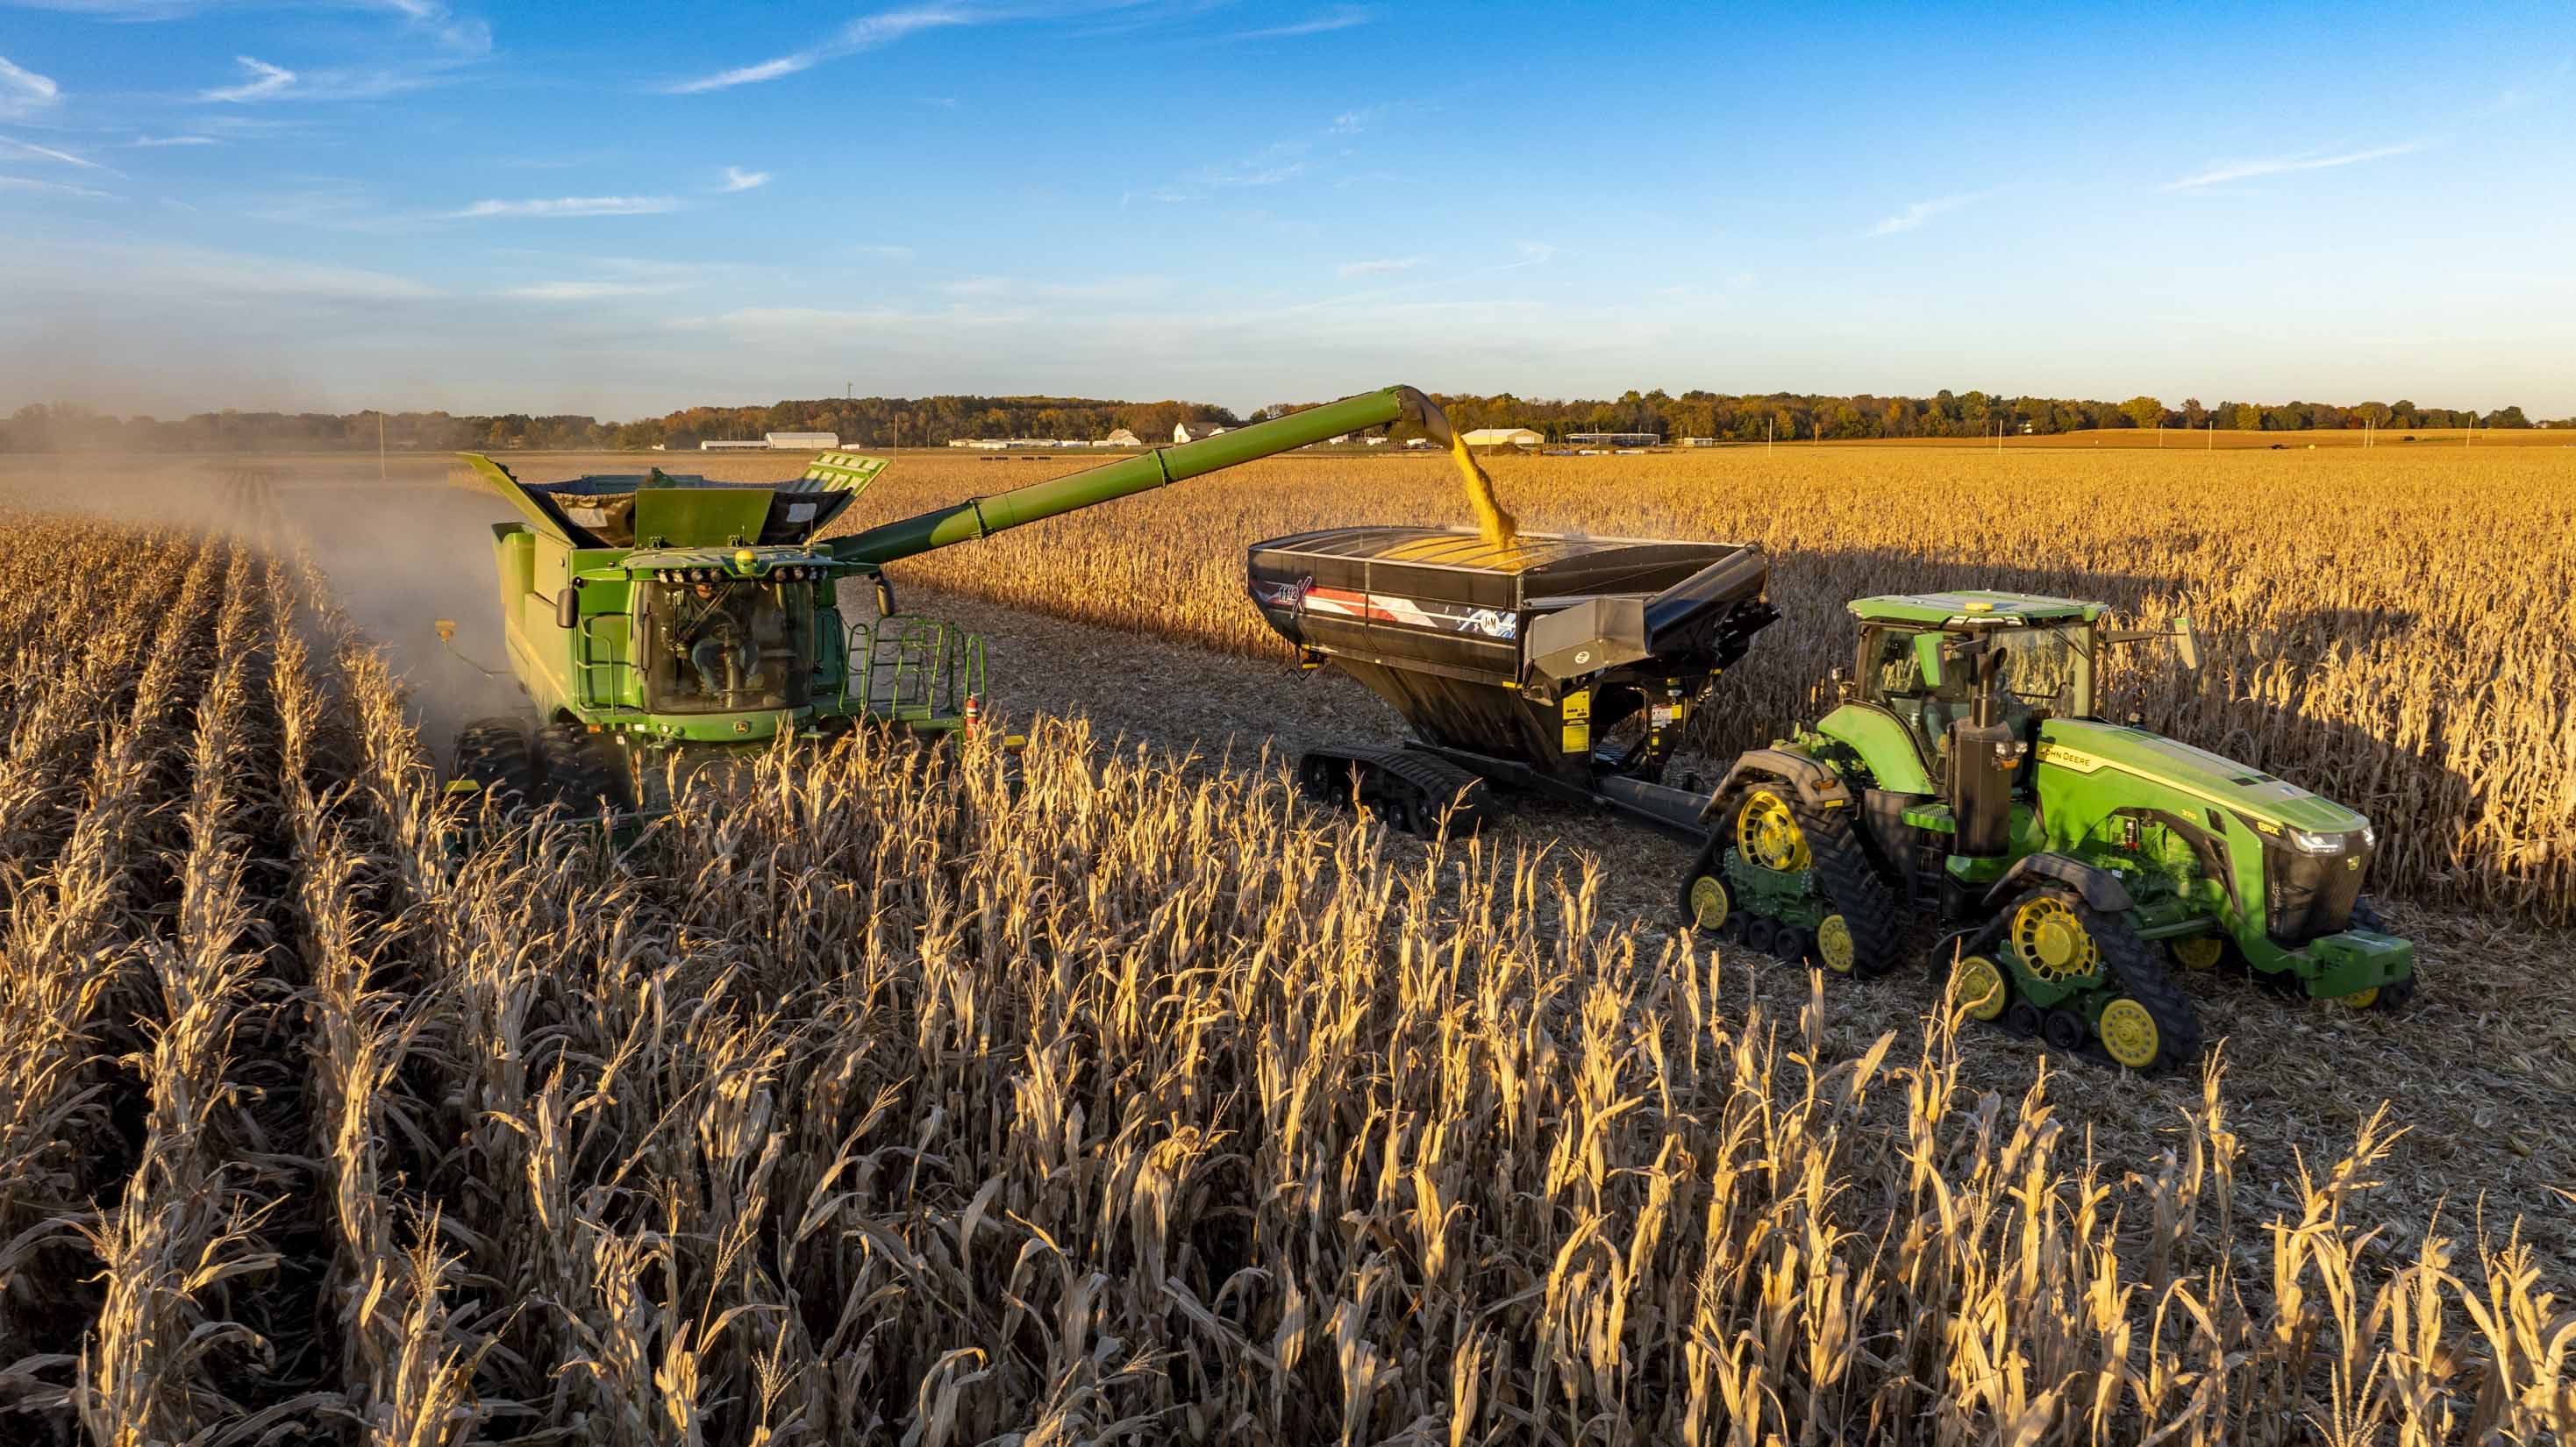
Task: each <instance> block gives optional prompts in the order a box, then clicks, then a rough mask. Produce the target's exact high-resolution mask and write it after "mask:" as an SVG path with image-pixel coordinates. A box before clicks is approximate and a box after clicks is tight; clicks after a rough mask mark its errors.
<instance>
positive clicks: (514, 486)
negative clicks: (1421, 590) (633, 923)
mask: <svg viewBox="0 0 2576 1447" xmlns="http://www.w3.org/2000/svg"><path fill="white" fill-rule="evenodd" d="M1399 421H1406V422H1411V423H1413V424H1414V425H1416V426H1418V427H1420V428H1421V429H1422V430H1423V431H1425V432H1426V433H1428V434H1430V435H1431V436H1432V437H1433V438H1434V439H1435V440H1438V441H1440V442H1442V443H1444V444H1446V443H1447V442H1448V441H1449V440H1450V437H1451V432H1450V428H1449V421H1448V418H1447V417H1446V416H1444V415H1443V414H1442V413H1441V411H1440V409H1439V407H1438V406H1437V405H1435V404H1434V403H1432V402H1431V400H1430V399H1429V398H1427V397H1425V396H1424V395H1423V394H1422V393H1420V392H1418V391H1416V390H1414V389H1413V388H1411V387H1390V388H1387V389H1385V390H1383V391H1377V392H1369V393H1365V394H1362V395H1360V396H1356V397H1348V398H1344V399H1343V400H1341V401H1339V402H1332V403H1327V404H1326V405H1324V406H1321V407H1315V408H1310V409H1308V410H1306V411H1303V412H1296V413H1292V414H1290V415H1288V416H1285V417H1280V418H1275V419H1273V420H1271V421H1267V422H1261V423H1256V424H1254V425H1252V426H1248V427H1242V428H1238V429H1235V430H1232V431H1228V432H1224V433H1220V434H1219V435H1217V436H1215V437H1211V438H1207V439H1204V440H1202V441H1198V442H1192V443H1188V444H1185V445H1182V446H1177V447H1168V448H1157V449H1155V450H1153V451H1151V452H1147V453H1144V454H1142V455H1138V456H1130V457H1126V458H1122V459H1120V460H1119V461H1116V462H1112V463H1109V464H1107V465H1105V466H1101V467H1095V468H1091V469H1088V470H1086V471H1083V472H1078V473H1074V474H1072V475H1071V476H1068V477H1059V478H1054V479H1051V480H1049V481H1046V482H1040V483H1034V484H1032V485H1030V486H1028V487H1023V488H1019V489H1017V490H1015V491H1011V492H1006V493H1003V494H1000V495H999V496H995V497H978V498H969V499H967V500H966V501H964V502H960V503H956V504H954V505H952V506H948V507H942V508H935V509H933V510H931V511H929V512H925V513H921V514H918V515H916V516H913V517H907V518H903V519H900V520H898V521H895V522H889V523H884V524H881V525H879V526H876V527H872V528H868V529H866V530H865V531H862V532H858V533H853V534H850V535H848V536H844V537H831V538H826V537H821V536H819V534H821V533H822V531H823V530H824V528H825V527H826V526H827V525H828V524H830V523H832V522H833V521H834V520H835V519H837V518H839V517H840V516H841V515H842V513H843V512H845V511H846V510H847V509H848V508H849V506H850V504H851V503H852V502H854V501H855V500H856V499H857V498H858V496H859V495H860V493H862V492H863V491H865V490H866V488H867V486H868V485H869V484H870V483H871V482H873V481H874V480H875V479H876V477H877V475H878V474H879V473H880V472H882V471H883V470H884V468H885V465H886V464H885V463H884V462H883V461H882V460H880V459H876V458H871V457H861V456H856V455H853V454H849V453H825V454H822V455H821V456H819V457H818V458H817V459H816V460H815V462H814V464H813V465H812V466H811V467H809V468H808V469H807V470H806V471H805V473H804V475H803V476H801V477H798V478H794V479H791V480H788V481H783V482H775V483H728V482H717V481H712V480H709V479H707V478H704V477H694V476H678V475H673V474H669V473H665V472H663V471H661V470H660V469H658V468H657V469H654V470H652V471H650V472H647V473H644V474H641V475H631V474H630V475H615V476H590V477H578V478H574V479H572V480H570V481H566V482H548V483H540V482H522V481H521V480H519V479H518V478H517V477H515V476H513V475H512V474H511V472H510V471H509V469H507V468H505V467H503V466H501V465H500V464H499V463H496V462H494V461H492V460H491V459H490V458H487V457H483V456H479V455H475V454H467V455H466V456H465V459H464V460H465V462H466V464H467V465H468V466H469V467H471V468H472V469H473V470H474V472H475V474H476V475H477V476H478V477H480V478H481V479H482V481H483V482H484V483H485V484H486V485H488V486H489V487H490V488H491V489H492V490H493V491H494V492H497V493H498V494H500V496H501V497H502V498H504V499H505V500H507V501H508V502H509V503H510V504H511V505H512V506H513V507H515V508H516V509H517V510H518V511H519V514H520V516H521V517H522V518H523V519H524V521H521V522H515V523H496V524H494V525H493V528H492V532H493V549H494V554H495V558H496V561H497V563H498V565H499V573H500V605H501V618H502V625H503V633H504V636H505V638H506V639H507V642H508V648H509V670H510V672H511V674H512V675H513V676H515V678H516V679H517V681H518V683H519V686H520V688H521V690H522V691H523V692H524V693H526V694H527V696H528V698H529V700H530V702H531V703H532V704H533V708H532V709H531V710H530V712H529V714H528V715H525V716H521V717H514V718H487V719H481V720H477V721H475V722H474V723H472V724H469V725H468V726H467V727H465V728H464V729H463V730H461V731H460V733H459V735H458V737H457V740H456V748H455V756H454V760H453V768H452V771H451V776H450V783H449V785H448V787H449V788H450V790H451V791H455V792H459V793H473V792H477V791H482V792H486V793H488V794H489V795H490V796H491V797H493V798H494V799H495V801H496V802H500V803H504V804H508V803H537V802H560V803H563V804H565V805H567V806H569V807H572V808H576V809H580V810H583V811H592V810H596V809H598V808H600V807H602V806H603V805H605V806H606V807H608V808H610V809H612V810H627V809H634V808H638V807H646V806H649V805H651V804H653V803H655V802H656V801H655V800H654V799H653V798H652V797H651V795H652V792H653V790H654V789H655V788H656V787H657V783H658V781H659V780H660V779H662V778H663V777H665V771H664V770H663V768H662V767H661V766H662V764H663V763H664V762H665V761H667V760H670V759H672V758H674V757H675V756H677V757H684V758H691V759H698V758H706V757H720V756H722V755H724V754H726V753H729V752H738V751H740V750H742V749H743V748H745V747H747V746H758V745H762V744H765V743H767V742H768V741H770V740H772V739H774V738H776V737H777V736H778V735H780V734H793V735H798V736H812V737H821V736H825V735H829V734H833V733H837V732H841V731H845V730H848V729H850V728H853V727H857V726H859V725H861V724H871V725H876V726H881V727H884V728H888V729H891V730H895V731H899V732H903V733H909V734H916V735H929V736H941V735H948V734H953V733H956V732H958V731H960V730H965V729H970V728H972V727H973V726H974V725H975V723H976V721H977V719H978V718H979V715H980V711H981V708H982V704H983V699H984V696H985V676H984V650H983V642H982V640H981V639H979V638H977V637H975V636H974V635H972V634H969V633H966V632H964V631H963V630H960V629H957V628H954V627H951V626H950V625H948V624H945V623H941V622H938V621H935V620H932V619H927V618H921V617H916V616H912V615H908V614H903V613H899V612H897V611H896V609H895V604H894V598H893V592H892V588H891V586H890V584H889V583H888V581H887V578H886V575H885V569H886V567H887V565H888V564H891V563H897V562H900V561H902V560H903V559H905V558H910V557H916V556H918V555H920V554H922V553H927V552H930V551H932V550H934V549H938V548H946V547H954V546H956V545H958V544H960V543H970V542H973V541H975V540H977V539H979V538H983V537H988V536H990V535H992V534H994V533H997V532H1001V531H1003V530H1004V529H1006V528H1015V527H1022V526H1025V525H1027V524H1029V523H1034V522H1038V521H1041V520H1043V519H1046V518H1050V517H1054V516H1056V515H1057V514H1059V513H1065V512H1071V511H1073V510H1074V509H1076V508H1085V507H1093V506H1096V505H1098V504H1101V503H1105V502H1109V501H1112V500H1114V499H1117V498H1121V497H1126V496H1128V495H1130V494H1132V493H1138V492H1144V491H1147V490H1149V489H1152V488H1157V487H1161V486H1163V485H1165V484H1167V483H1173V482H1179V481H1182V480H1183V479H1186V478H1192V477H1198V476H1202V475H1204V474H1206V473H1210V472H1215V471H1217V470H1219V469H1222V468H1228V467H1235V466H1239V465H1241V464H1243V463H1247V462H1252V461H1256V460H1258V459H1261V458H1265V457H1271V456H1275V455H1277V454H1279V453H1282V452H1287V451H1290V450H1292V449H1295V448H1299V447H1305V446H1309V445H1311V444H1314V443H1318V442H1322V441H1324V440H1325V439H1327V438H1330V437H1334V436H1338V435H1340V434H1342V433H1345V432H1353V431H1358V430H1360V429H1363V428H1369V427H1380V426H1385V425H1388V424H1391V423H1395V422H1399ZM849 578H859V579H865V580H867V581H868V582H870V583H872V584H873V585H874V588H875V594H876V616H875V617H873V618H854V617H845V616H843V613H842V611H841V605H840V601H839V600H840V593H839V584H840V583H841V582H842V580H844V579H849ZM441 631H442V633H445V632H449V631H452V629H451V628H450V626H448V625H442V630H441Z"/></svg>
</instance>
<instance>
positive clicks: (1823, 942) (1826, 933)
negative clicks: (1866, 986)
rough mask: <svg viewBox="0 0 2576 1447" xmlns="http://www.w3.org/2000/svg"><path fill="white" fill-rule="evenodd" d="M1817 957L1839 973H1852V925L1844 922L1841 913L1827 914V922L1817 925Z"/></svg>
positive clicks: (1828, 967)
mask: <svg viewBox="0 0 2576 1447" xmlns="http://www.w3.org/2000/svg"><path fill="white" fill-rule="evenodd" d="M1816 958H1818V959H1820V960H1823V961H1824V962H1825V968H1826V969H1829V970H1831V971H1833V972H1834V973H1835V974H1837V975H1848V974H1850V973H1851V971H1852V937H1851V926H1850V925H1848V924H1846V923H1844V922H1843V917H1842V916H1841V915H1838V914H1829V915H1826V916H1825V922H1824V923H1822V924H1820V925H1817V926H1816Z"/></svg>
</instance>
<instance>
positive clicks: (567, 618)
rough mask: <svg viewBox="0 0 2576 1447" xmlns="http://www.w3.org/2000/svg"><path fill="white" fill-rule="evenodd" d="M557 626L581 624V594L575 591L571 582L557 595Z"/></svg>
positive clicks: (576, 625)
mask: <svg viewBox="0 0 2576 1447" xmlns="http://www.w3.org/2000/svg"><path fill="white" fill-rule="evenodd" d="M555 626H556V627H557V628H578V627H580V626H581V595H580V594H579V593H576V592H574V591H573V589H572V587H571V585H569V584H567V585H565V587H564V590H563V591H562V592H560V593H557V594H556V595H555Z"/></svg>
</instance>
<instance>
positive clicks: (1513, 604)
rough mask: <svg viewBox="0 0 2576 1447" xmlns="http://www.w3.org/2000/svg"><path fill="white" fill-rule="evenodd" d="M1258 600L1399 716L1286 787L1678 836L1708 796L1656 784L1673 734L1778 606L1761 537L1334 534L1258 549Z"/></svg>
mask: <svg viewBox="0 0 2576 1447" xmlns="http://www.w3.org/2000/svg"><path fill="white" fill-rule="evenodd" d="M1247 571H1248V574H1249V586H1250V588H1251V592H1252V599H1253V602H1254V603H1255V604H1257V605H1258V606H1259V607H1260V609H1261V613H1262V617H1263V618H1265V619H1266V620H1268V622H1269V624H1270V626H1271V627H1273V628H1275V629H1277V630H1278V631H1279V633H1280V635H1281V636H1282V637H1284V638H1286V639H1287V640H1288V641H1289V642H1291V643H1294V644H1296V645H1297V646H1298V647H1299V648H1300V649H1301V650H1302V651H1303V653H1304V655H1305V661H1306V663H1307V665H1308V666H1309V667H1317V666H1321V665H1322V664H1324V663H1326V662H1330V663H1333V664H1335V665H1338V666H1339V667H1340V668H1342V669H1343V670H1344V671H1345V672H1347V673H1349V674H1350V675H1351V676H1352V677H1354V678H1357V679H1358V680H1359V681H1360V682H1362V683H1364V684H1366V685H1368V687H1369V688H1370V689H1371V690H1372V691H1373V692H1375V693H1377V694H1378V695H1379V696H1380V697H1382V698H1384V699H1385V700H1386V701H1387V702H1388V703H1390V704H1392V705H1393V706H1394V707H1395V710H1396V712H1397V713H1399V714H1401V715H1403V717H1404V720H1405V722H1406V723H1407V724H1409V725H1411V726H1412V729H1413V733H1414V737H1413V739H1412V740H1410V741H1408V742H1407V743H1406V744H1405V745H1404V746H1403V747H1402V748H1401V749H1395V750H1388V749H1378V748H1361V747H1353V748H1343V749H1320V750H1316V751H1314V752H1311V753H1309V754H1307V755H1306V756H1305V757H1304V758H1302V759H1301V760H1300V761H1299V764H1298V779H1299V781H1300V783H1301V784H1303V785H1304V786H1305V787H1306V788H1307V789H1308V791H1309V792H1311V793H1314V794H1316V795H1318V796H1319V797H1329V798H1335V799H1349V798H1351V797H1353V796H1354V795H1356V797H1358V798H1359V799H1360V800H1361V801H1363V802H1365V803H1368V804H1369V805H1371V806H1372V807H1374V808H1377V809H1379V810H1380V811H1381V812H1382V813H1384V814H1385V815H1386V816H1387V817H1388V818H1389V820H1390V821H1391V822H1393V823H1396V824H1398V825H1399V826H1401V827H1407V828H1411V829H1413V830H1415V831H1416V832H1419V833H1425V834H1431V833H1437V832H1439V830H1440V828H1441V819H1442V816H1443V813H1444V811H1447V810H1450V809H1452V808H1453V807H1454V808H1455V809H1456V810H1457V811H1458V812H1456V813H1455V814H1451V815H1449V820H1448V822H1449V826H1450V827H1452V828H1461V827H1472V826H1473V825H1474V824H1475V823H1477V822H1479V821H1480V819H1481V817H1482V811H1483V810H1484V809H1485V808H1486V807H1487V800H1486V799H1485V797H1484V791H1483V789H1482V788H1481V787H1479V785H1480V782H1481V781H1483V780H1491V781H1493V782H1495V783H1500V784H1509V785H1515V786H1519V787H1523V788H1530V789H1536V790H1539V791H1541V792H1544V793H1547V794H1551V795H1554V796H1556V797H1559V798H1564V799H1569V800H1574V801H1579V802H1584V803H1592V804H1598V805H1603V806H1607V807H1610V808H1613V809H1617V810H1620V811H1622V812H1624V813H1628V814H1631V815H1634V816H1636V817H1639V818H1641V819H1644V820H1646V821H1648V822H1650V823H1653V824H1655V825H1657V826H1658V827H1661V828H1664V829H1667V830H1670V831H1671V832H1673V833H1676V834H1680V835H1683V836H1685V837H1690V838H1697V837H1699V836H1700V835H1701V834H1702V832H1703V830H1702V828H1701V826H1700V824H1699V822H1698V821H1699V812H1700V807H1701V805H1702V803H1703V802H1704V801H1703V800H1702V799H1701V798H1700V797H1699V796H1698V795H1697V794H1694V793H1692V792H1690V791H1687V790H1682V789H1672V788H1666V787H1664V786H1663V783H1662V778H1663V772H1664V766H1665V764H1666V762H1667V761H1668V760H1669V759H1670V757H1671V754H1672V748H1673V745H1674V743H1675V741H1676V740H1677V738H1678V735H1679V732H1680V729H1681V727H1682V725H1683V724H1684V723H1685V722H1686V721H1687V720H1688V719H1689V717H1690V715H1691V714H1692V712H1693V711H1694V710H1695V709H1696V708H1697V707H1698V706H1699V704H1700V702H1701V701H1702V700H1703V699H1704V698H1705V697H1706V696H1707V693H1708V690H1709V689H1710V687H1711V686H1712V685H1713V683H1714V681H1715V680H1716V678H1717V677H1718V675H1719V674H1720V673H1721V672H1723V671H1724V670H1725V669H1726V668H1727V667H1729V666H1730V665H1732V664H1733V663H1734V662H1735V661H1736V660H1737V659H1739V658H1741V657H1743V656H1744V651H1745V649H1746V648H1747V647H1749V646H1750V645H1751V643H1752V639H1753V635H1754V634H1755V633H1757V632H1759V631H1760V630H1761V629H1762V628H1763V627H1765V626H1766V625H1768V624H1769V623H1770V622H1771V621H1772V620H1773V619H1775V618H1777V617H1778V616H1779V615H1778V613H1777V612H1775V611H1774V610H1773V609H1772V607H1771V605H1770V604H1769V603H1767V602H1765V601H1763V598H1762V591H1763V587H1764V585H1765V584H1766V583H1767V582H1768V580H1769V576H1770V563H1769V560H1768V559H1767V558H1766V557H1765V556H1764V554H1763V552H1762V550H1761V549H1760V548H1759V547H1758V546H1754V545H1751V544H1733V543H1695V542H1674V541H1667V540H1657V539H1646V538H1588V537H1573V536H1565V535H1560V534H1548V533H1523V534H1521V535H1520V536H1519V537H1518V538H1517V539H1516V540H1514V541H1513V542H1511V543H1508V544H1504V545H1501V546H1496V545H1494V544H1491V543H1489V542H1487V541H1485V540H1484V539H1483V538H1481V537H1480V536H1478V535H1477V534H1476V533H1474V532H1472V531H1468V530H1466V529H1458V528H1446V529H1444V528H1421V527H1364V528H1333V529H1328V530H1324V531H1320V532H1311V533H1299V534H1296V535H1295V536H1292V537H1284V538H1273V539H1271V540H1269V541H1267V542H1262V543H1256V544H1254V545H1253V547H1252V550H1251V554H1250V557H1249V559H1248V562H1247Z"/></svg>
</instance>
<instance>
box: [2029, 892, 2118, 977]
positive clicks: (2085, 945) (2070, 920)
mask: <svg viewBox="0 0 2576 1447" xmlns="http://www.w3.org/2000/svg"><path fill="white" fill-rule="evenodd" d="M2012 942H2013V948H2015V949H2017V950H2019V951H2020V952H2021V962H2022V964H2023V966H2024V967H2025V968H2027V969H2028V970H2029V971H2030V972H2031V973H2032V974H2034V975H2037V976H2039V977H2040V978H2041V979H2043V980H2080V979H2082V978H2083V977H2085V976H2086V975H2089V974H2092V973H2093V971H2094V969H2095V967H2096V966H2098V965H2099V964H2100V963H2101V960H2102V954H2101V951H2100V950H2098V949H2096V948H2095V947H2094V944H2093V936H2092V935H2091V934H2089V933H2087V932H2086V930H2085V928H2084V920H2083V918H2082V917H2081V916H2079V915H2078V914H2076V912H2075V911H2074V910H2073V909H2071V908H2069V907H2068V906H2067V903H2066V901H2064V900H2062V899H2058V898H2055V897H2054V896H2051V895H2045V894H2043V895H2041V896H2039V897H2038V898H2037V899H2034V900H2032V901H2030V902H2029V903H2027V904H2025V905H2023V906H2022V907H2021V908H2019V909H2017V910H2014V911H2013V919H2012Z"/></svg>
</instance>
